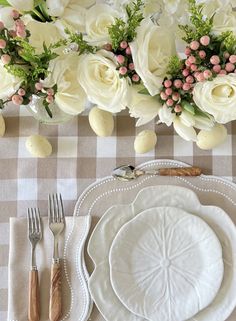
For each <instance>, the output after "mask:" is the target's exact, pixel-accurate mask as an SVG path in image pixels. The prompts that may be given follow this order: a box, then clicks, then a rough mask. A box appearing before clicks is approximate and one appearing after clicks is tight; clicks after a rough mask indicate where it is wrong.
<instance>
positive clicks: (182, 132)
mask: <svg viewBox="0 0 236 321" xmlns="http://www.w3.org/2000/svg"><path fill="white" fill-rule="evenodd" d="M174 129H175V131H176V133H177V134H178V135H179V136H181V137H182V138H183V139H185V140H187V141H194V142H195V141H196V140H197V134H196V131H195V130H194V128H193V127H189V126H186V125H184V124H183V123H182V122H181V120H180V119H179V118H178V117H176V119H175V120H174Z"/></svg>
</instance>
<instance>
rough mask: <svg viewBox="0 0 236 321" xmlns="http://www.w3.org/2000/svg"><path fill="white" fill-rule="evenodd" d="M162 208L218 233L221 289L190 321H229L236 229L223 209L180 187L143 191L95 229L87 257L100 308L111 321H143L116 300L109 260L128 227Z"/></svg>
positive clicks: (234, 300) (235, 278)
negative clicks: (119, 235) (200, 221)
mask: <svg viewBox="0 0 236 321" xmlns="http://www.w3.org/2000/svg"><path fill="white" fill-rule="evenodd" d="M94 204H95V203H94ZM160 206H171V207H175V208H181V209H183V210H185V211H187V212H188V213H192V214H194V215H196V216H198V217H200V218H202V219H203V220H204V221H205V222H206V223H207V224H208V225H209V226H210V227H211V228H212V229H213V230H214V232H215V233H216V235H217V237H218V239H219V240H220V242H221V245H222V249H223V260H224V269H225V273H224V278H223V281H222V285H221V288H220V290H219V292H218V293H217V295H216V297H215V299H214V300H213V302H212V303H211V304H210V305H209V306H208V307H207V308H205V309H203V310H202V311H200V312H199V313H197V314H196V315H195V316H194V317H193V318H190V319H189V320H191V321H209V320H214V321H224V320H226V319H227V317H228V316H229V315H230V314H231V313H232V311H233V309H234V307H235V305H236V296H235V291H236V269H235V259H236V258H235V253H236V228H235V225H234V223H233V222H232V220H231V219H230V217H229V216H228V215H227V214H226V213H225V211H223V210H222V209H221V208H219V207H216V206H203V205H201V203H200V202H199V200H198V197H197V196H196V194H195V193H194V192H192V191H191V190H189V189H187V188H184V187H177V186H165V185H161V186H149V187H146V188H143V189H142V190H141V191H140V192H139V193H138V194H137V196H136V198H135V200H134V202H132V203H131V204H126V205H116V206H113V207H111V208H109V209H108V210H107V211H106V213H105V214H104V215H103V216H102V218H101V219H100V221H99V223H98V224H97V225H96V227H95V229H94V231H93V233H92V236H91V238H90V240H89V244H88V253H89V255H90V257H91V258H92V260H93V262H94V265H95V269H94V271H93V273H92V275H91V276H90V279H89V289H90V293H91V295H92V297H93V300H94V302H95V304H96V306H97V308H98V309H99V311H100V313H101V314H102V316H103V317H104V319H105V320H108V321H110V320H113V321H123V320H126V321H143V320H144V318H142V317H139V316H137V315H135V314H133V313H131V312H130V311H129V310H128V309H127V308H126V307H125V306H124V305H123V304H122V303H121V301H120V300H119V299H118V297H117V296H116V294H115V292H114V290H113V287H112V285H111V280H110V266H109V260H108V256H109V251H110V247H111V245H112V242H113V240H114V238H115V236H116V234H117V233H118V231H119V230H120V228H121V227H122V226H123V225H124V224H125V223H127V222H128V221H130V220H131V219H133V218H134V217H135V216H136V215H138V214H139V213H141V212H142V211H144V210H147V209H148V208H152V207H160ZM98 244H99V251H98ZM99 320H101V319H99Z"/></svg>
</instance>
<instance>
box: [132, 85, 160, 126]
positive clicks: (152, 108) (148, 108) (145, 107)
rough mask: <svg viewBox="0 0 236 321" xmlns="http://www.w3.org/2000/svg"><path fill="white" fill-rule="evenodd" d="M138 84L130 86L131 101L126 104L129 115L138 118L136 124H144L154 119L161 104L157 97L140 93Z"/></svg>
mask: <svg viewBox="0 0 236 321" xmlns="http://www.w3.org/2000/svg"><path fill="white" fill-rule="evenodd" d="M139 90H140V87H139V86H135V85H134V86H133V87H131V88H130V91H131V101H130V103H129V104H128V106H127V107H128V108H129V109H130V115H131V117H135V118H139V120H138V121H137V123H136V126H141V125H144V124H146V123H148V122H150V121H151V120H152V119H154V118H155V117H156V116H157V115H158V112H159V110H160V108H161V104H160V102H159V101H158V99H156V98H153V97H152V96H149V95H144V94H140V93H139V92H138V91H139Z"/></svg>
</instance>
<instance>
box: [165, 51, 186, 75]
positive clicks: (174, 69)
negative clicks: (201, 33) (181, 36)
mask: <svg viewBox="0 0 236 321" xmlns="http://www.w3.org/2000/svg"><path fill="white" fill-rule="evenodd" d="M182 69H183V61H182V60H181V59H180V58H179V57H178V56H177V55H175V56H172V57H171V58H170V61H169V64H168V67H167V74H168V75H171V76H173V77H176V76H178V75H179V74H180V73H181V71H182Z"/></svg>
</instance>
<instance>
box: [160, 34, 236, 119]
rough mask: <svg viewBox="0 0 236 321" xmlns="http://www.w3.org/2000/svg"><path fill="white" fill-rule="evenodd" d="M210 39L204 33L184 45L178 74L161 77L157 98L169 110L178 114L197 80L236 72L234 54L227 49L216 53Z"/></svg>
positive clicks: (190, 99)
mask: <svg viewBox="0 0 236 321" xmlns="http://www.w3.org/2000/svg"><path fill="white" fill-rule="evenodd" d="M212 43H213V39H212V38H211V37H210V36H208V35H205V36H202V37H201V38H200V39H199V40H193V41H192V42H191V43H190V44H189V45H188V46H187V47H186V49H185V55H186V57H187V58H186V59H184V60H183V61H182V69H181V70H180V72H179V73H178V75H177V76H176V75H175V76H174V77H172V78H171V79H165V80H164V81H163V87H162V89H161V92H160V100H161V102H162V104H166V105H167V106H168V107H170V108H171V109H172V112H173V113H176V114H177V115H179V114H180V113H181V112H182V110H183V108H184V103H183V102H184V101H190V102H191V101H192V91H193V87H194V85H195V84H196V83H197V82H202V81H206V80H212V79H213V78H214V77H216V76H218V75H227V74H228V73H232V72H235V73H236V55H235V54H230V53H229V52H227V51H224V52H222V53H217V54H216V50H215V49H214V45H212Z"/></svg>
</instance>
